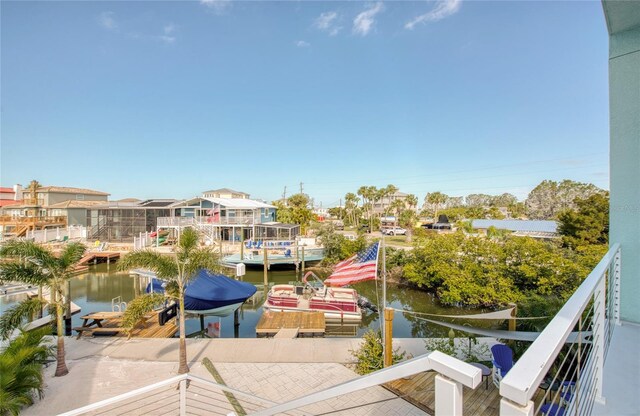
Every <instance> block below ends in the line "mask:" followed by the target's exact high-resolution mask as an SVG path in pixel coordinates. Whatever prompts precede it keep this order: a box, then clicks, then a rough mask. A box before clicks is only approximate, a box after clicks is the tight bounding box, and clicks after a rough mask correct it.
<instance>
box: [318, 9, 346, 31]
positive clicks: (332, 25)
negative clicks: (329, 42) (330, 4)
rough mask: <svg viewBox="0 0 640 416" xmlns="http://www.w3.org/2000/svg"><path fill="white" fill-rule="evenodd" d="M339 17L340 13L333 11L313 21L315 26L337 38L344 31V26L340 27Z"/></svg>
mask: <svg viewBox="0 0 640 416" xmlns="http://www.w3.org/2000/svg"><path fill="white" fill-rule="evenodd" d="M338 17H339V16H338V13H336V12H333V11H331V12H325V13H321V14H320V16H319V17H317V18H316V20H314V21H313V26H314V27H316V28H318V29H320V30H322V31H323V32H327V33H328V34H329V36H335V35H337V34H338V32H340V30H342V26H338Z"/></svg>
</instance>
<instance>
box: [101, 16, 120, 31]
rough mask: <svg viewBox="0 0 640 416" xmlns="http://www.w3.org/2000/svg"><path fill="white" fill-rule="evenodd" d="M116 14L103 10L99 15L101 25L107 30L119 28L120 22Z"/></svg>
mask: <svg viewBox="0 0 640 416" xmlns="http://www.w3.org/2000/svg"><path fill="white" fill-rule="evenodd" d="M115 16H116V14H115V13H114V12H102V13H100V16H99V17H98V22H100V26H102V27H103V28H105V29H107V30H117V29H118V22H116V19H115Z"/></svg>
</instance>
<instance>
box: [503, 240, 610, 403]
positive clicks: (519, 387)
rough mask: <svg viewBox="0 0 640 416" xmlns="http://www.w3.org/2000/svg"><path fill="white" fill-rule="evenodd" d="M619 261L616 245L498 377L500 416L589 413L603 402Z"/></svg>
mask: <svg viewBox="0 0 640 416" xmlns="http://www.w3.org/2000/svg"><path fill="white" fill-rule="evenodd" d="M620 260H621V253H620V245H619V244H614V245H612V246H611V248H610V249H609V251H608V252H607V254H606V255H605V256H604V257H603V258H602V260H601V261H600V262H599V263H598V265H597V266H596V267H595V268H594V269H593V271H592V272H591V273H590V274H589V276H587V278H586V279H585V280H584V282H582V284H581V285H580V287H578V289H577V290H576V291H575V293H574V294H573V295H572V296H571V298H569V300H568V301H567V302H566V303H565V305H564V306H563V307H562V309H560V311H559V312H558V313H557V314H556V316H555V317H554V318H553V319H552V320H551V322H550V323H549V324H548V325H547V327H546V328H545V330H544V331H543V332H542V333H541V334H540V336H538V338H537V339H536V340H535V341H534V342H533V344H531V346H530V347H529V348H528V349H527V350H526V351H525V353H524V354H523V355H522V357H520V359H519V360H518V361H517V362H516V364H515V365H514V366H513V368H512V369H511V370H510V371H509V372H508V373H507V375H506V376H505V377H504V379H502V381H501V383H500V394H501V396H502V399H501V402H500V414H501V415H527V416H530V415H534V414H538V413H541V414H558V415H559V414H563V415H565V416H568V415H589V414H591V410H592V408H593V404H594V402H595V401H603V397H602V382H603V380H602V377H603V367H604V361H605V358H606V353H607V350H608V346H609V343H610V340H611V336H612V334H613V330H614V328H615V324H618V323H619V299H620ZM534 396H536V397H538V400H536V401H537V403H534V400H533V399H534ZM540 396H542V397H540Z"/></svg>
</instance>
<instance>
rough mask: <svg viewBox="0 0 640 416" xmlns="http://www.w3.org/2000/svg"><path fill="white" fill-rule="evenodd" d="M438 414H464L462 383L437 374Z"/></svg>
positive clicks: (454, 415) (437, 415)
mask: <svg viewBox="0 0 640 416" xmlns="http://www.w3.org/2000/svg"><path fill="white" fill-rule="evenodd" d="M435 385H436V409H435V410H436V416H462V384H461V383H458V382H457V381H453V380H451V379H449V378H447V377H445V376H443V375H442V374H438V375H436V380H435Z"/></svg>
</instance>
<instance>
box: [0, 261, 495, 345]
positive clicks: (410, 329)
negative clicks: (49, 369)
mask: <svg viewBox="0 0 640 416" xmlns="http://www.w3.org/2000/svg"><path fill="white" fill-rule="evenodd" d="M114 269H115V267H114V266H113V265H112V266H111V268H110V269H107V266H106V265H105V264H99V265H97V266H92V267H91V269H90V270H89V272H88V273H85V274H82V275H79V276H76V277H74V278H73V279H72V281H71V297H72V299H73V302H75V303H76V304H77V305H78V306H80V307H81V308H82V311H81V312H80V313H78V314H76V315H75V316H74V317H73V326H80V325H81V324H82V322H81V319H80V316H82V315H84V314H87V313H90V312H99V311H110V310H111V300H112V299H113V298H116V297H118V296H120V297H121V298H122V301H124V302H129V301H130V300H132V299H133V298H134V297H135V296H136V292H139V291H140V289H139V288H140V285H139V284H136V278H135V277H132V276H129V274H128V273H120V272H117V271H115V270H114ZM268 276H269V282H270V283H287V282H290V281H295V280H300V275H299V274H296V272H295V270H271V271H270V272H269V275H268ZM244 280H245V281H247V282H251V283H254V284H256V285H262V283H263V272H262V270H247V274H246V275H245V276H244ZM354 288H355V289H356V290H357V291H358V293H360V294H361V295H364V296H366V297H367V298H368V299H369V300H371V302H372V303H376V299H377V297H379V298H380V299H382V286H381V282H378V283H377V285H376V282H375V281H370V282H363V283H359V284H356V285H354ZM143 290H144V286H143ZM376 293H377V294H378V295H377V296H376ZM263 294H264V292H263V291H262V290H260V289H259V290H258V293H257V301H256V302H255V304H251V303H248V304H245V305H243V306H242V308H241V309H240V325H239V327H237V328H234V322H233V315H230V316H227V317H224V318H219V317H205V326H209V325H208V324H210V323H211V324H215V323H219V325H220V336H221V337H222V338H233V337H240V338H255V336H256V331H255V327H256V324H257V323H258V320H259V319H260V316H261V315H262V306H261V305H262V302H263ZM22 296H24V295H13V296H2V297H0V312H1V311H4V310H5V309H6V308H7V307H10V306H11V305H12V304H14V303H15V302H17V301H19V300H20V299H21V297H22ZM387 302H388V304H389V306H391V307H393V308H396V309H402V310H409V311H415V312H422V313H429V314H437V315H461V314H473V313H479V312H488V310H481V309H468V308H457V307H446V306H442V305H440V304H439V303H438V302H437V300H436V299H434V298H433V297H432V296H431V295H430V294H428V293H426V292H423V291H419V290H415V289H411V288H407V287H401V286H397V285H388V286H387ZM429 318H432V319H438V318H433V317H429ZM442 320H446V319H442ZM449 321H451V320H449ZM480 322H483V323H484V324H482V326H486V327H496V328H497V327H500V325H501V323H499V322H496V321H480ZM456 323H458V324H465V322H464V321H461V320H456ZM469 323H470V322H469ZM473 324H474V325H478V321H474V322H473ZM186 325H187V334H189V333H193V332H196V331H199V330H200V322H199V320H198V319H188V320H187V324H186ZM379 327H380V321H379V319H378V314H377V313H374V312H371V311H363V319H362V322H360V323H359V324H358V325H351V326H344V327H329V328H327V335H335V336H361V335H362V334H364V333H365V332H366V331H367V330H368V329H379ZM448 332H449V330H448V329H447V328H443V327H441V326H439V325H435V324H431V323H428V322H425V321H423V320H420V319H417V318H416V316H415V315H412V314H408V313H399V312H396V313H395V316H394V322H393V336H394V337H398V338H414V337H419V338H422V337H444V336H447V334H448ZM74 335H75V333H74Z"/></svg>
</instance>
